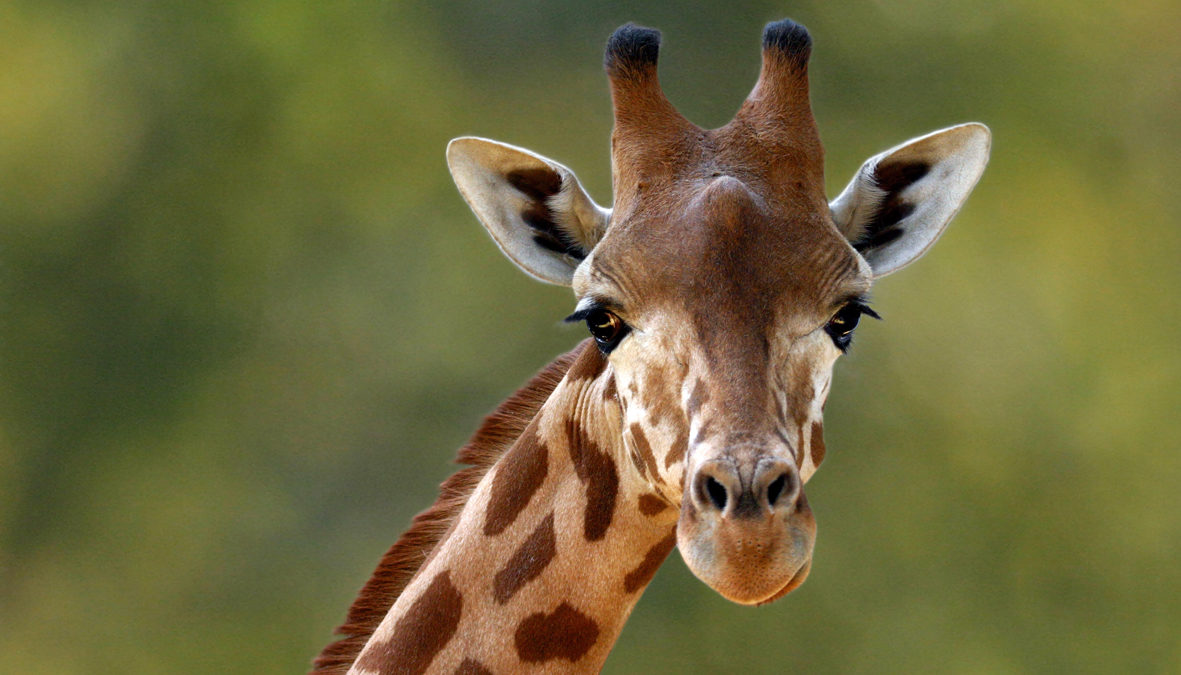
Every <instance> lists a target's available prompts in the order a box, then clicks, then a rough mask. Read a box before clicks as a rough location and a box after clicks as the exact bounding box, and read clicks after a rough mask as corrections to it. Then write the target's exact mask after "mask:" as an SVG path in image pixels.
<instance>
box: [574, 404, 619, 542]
mask: <svg viewBox="0 0 1181 675" xmlns="http://www.w3.org/2000/svg"><path fill="white" fill-rule="evenodd" d="M566 440H567V442H568V443H569V445H570V462H571V463H572V464H574V471H575V472H576V473H577V474H578V480H580V481H582V483H583V484H584V485H586V513H585V515H584V520H583V535H584V536H585V537H586V540H587V541H598V540H600V539H602V538H603V537H604V536H605V535H606V534H607V528H608V527H610V525H611V519H612V518H613V517H614V515H615V495H616V493H618V492H619V472H618V470H617V469H616V467H615V460H613V459H611V455H608V454H607V453H605V452H603V451H602V450H600V449H599V446H598V445H597V444H596V443H594V442H593V441H591V440H590V439H589V438H587V436H586V433H585V432H584V431H583V430H582V428H581V427H580V426H579V425H578V422H577V421H575V420H573V419H570V420H567V421H566Z"/></svg>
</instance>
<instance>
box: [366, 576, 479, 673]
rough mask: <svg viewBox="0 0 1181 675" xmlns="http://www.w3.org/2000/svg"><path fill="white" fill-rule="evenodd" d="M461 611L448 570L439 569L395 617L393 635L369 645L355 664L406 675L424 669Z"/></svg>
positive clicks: (460, 600)
mask: <svg viewBox="0 0 1181 675" xmlns="http://www.w3.org/2000/svg"><path fill="white" fill-rule="evenodd" d="M462 613H463V596H462V595H460V593H459V590H458V589H456V588H455V585H454V584H452V583H451V577H450V575H449V574H448V572H447V571H443V572H440V573H439V574H437V575H436V576H435V578H434V579H433V580H432V581H431V583H430V585H429V586H427V588H426V590H425V591H423V593H422V595H420V596H418V599H417V600H415V601H414V604H413V605H411V606H410V609H408V610H406V613H405V614H403V615H402V618H400V619H398V623H397V624H396V625H395V626H394V635H393V637H391V638H390V640H389V641H388V642H385V643H378V644H373V645H371V646H370V647H369V649H368V650H366V651H365V653H364V654H363V655H362V657H361V658H360V659H359V660H358V661H357V668H359V669H361V670H375V671H378V672H383V673H385V672H397V673H407V674H408V675H409V674H413V675H417V674H418V673H425V672H426V669H427V668H428V667H430V665H431V661H433V660H434V659H435V656H436V655H437V654H438V653H439V652H440V651H442V649H443V647H445V646H446V645H447V643H448V642H450V641H451V638H452V636H454V635H455V631H456V629H458V628H459V618H460V616H461V614H462Z"/></svg>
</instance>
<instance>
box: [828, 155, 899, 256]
mask: <svg viewBox="0 0 1181 675" xmlns="http://www.w3.org/2000/svg"><path fill="white" fill-rule="evenodd" d="M875 160H876V158H874V159H871V160H870V161H868V162H866V163H865V164H864V165H862V167H861V169H860V170H859V171H858V172H857V175H856V176H855V177H854V178H853V180H852V181H850V182H849V184H848V185H846V186H845V189H844V190H843V191H842V192H841V194H839V195H837V198H836V199H834V200H832V202H830V203H829V205H828V208H829V209H830V210H831V211H832V218H833V220H834V221H835V222H836V223H837V228H838V229H839V230H840V232H841V234H843V235H845V238H846V239H848V240H849V241H859V240H860V239H861V238H862V237H864V236H865V230H866V226H867V225H868V224H869V220H870V219H871V218H873V217H874V215H876V214H877V211H878V207H879V206H880V205H881V203H882V202H883V201H885V199H886V195H887V194H888V193H887V192H886V191H885V190H883V189H881V188H880V187H878V186H877V182H876V181H874V180H873V170H874V167H876V166H877V162H876V161H875Z"/></svg>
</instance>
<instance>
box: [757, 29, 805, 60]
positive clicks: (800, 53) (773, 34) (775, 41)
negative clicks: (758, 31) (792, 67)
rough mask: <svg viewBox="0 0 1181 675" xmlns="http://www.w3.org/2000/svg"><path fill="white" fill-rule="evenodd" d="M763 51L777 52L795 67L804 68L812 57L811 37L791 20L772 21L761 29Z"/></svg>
mask: <svg viewBox="0 0 1181 675" xmlns="http://www.w3.org/2000/svg"><path fill="white" fill-rule="evenodd" d="M763 49H775V50H778V51H780V52H782V53H783V55H784V56H787V57H788V58H789V59H791V60H792V61H794V62H795V63H796V65H798V66H804V65H807V63H808V58H809V57H810V56H811V55H812V36H811V35H809V34H808V29H807V28H804V27H803V26H801V25H800V24H798V23H796V22H795V21H792V20H791V19H783V20H781V21H774V22H771V23H769V24H767V27H766V28H764V29H763Z"/></svg>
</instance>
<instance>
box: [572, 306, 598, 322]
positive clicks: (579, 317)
mask: <svg viewBox="0 0 1181 675" xmlns="http://www.w3.org/2000/svg"><path fill="white" fill-rule="evenodd" d="M600 309H603V307H602V305H598V304H595V305H587V306H586V307H584V308H582V309H580V310H578V311H577V312H574V313H573V314H571V315H570V316H568V317H566V318H565V319H562V321H564V322H566V323H577V322H579V321H583V320H585V319H586V317H588V316H590V315H591V314H592V313H593V312H597V311H599V310H600Z"/></svg>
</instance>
